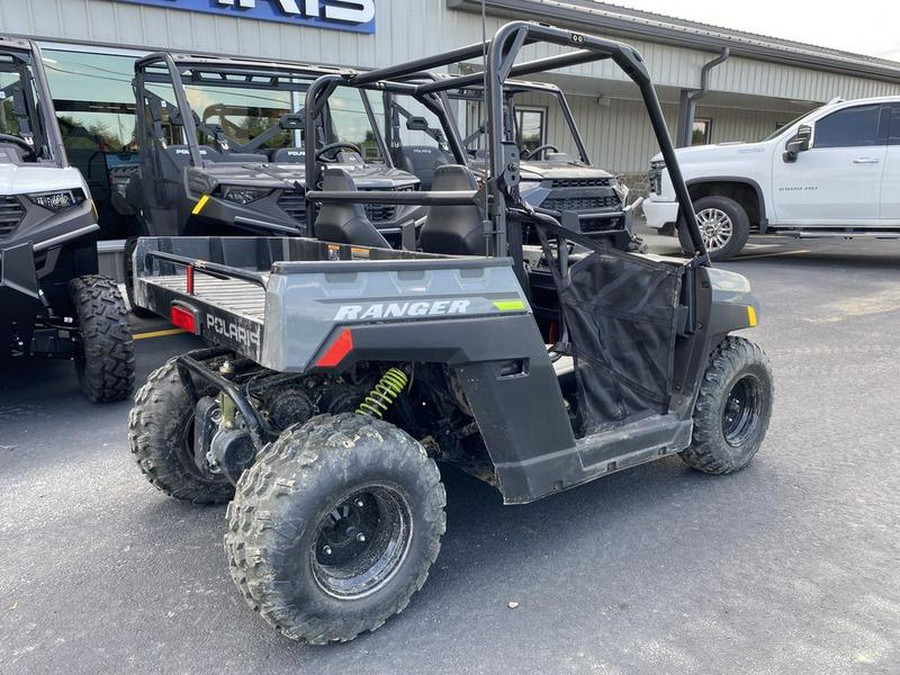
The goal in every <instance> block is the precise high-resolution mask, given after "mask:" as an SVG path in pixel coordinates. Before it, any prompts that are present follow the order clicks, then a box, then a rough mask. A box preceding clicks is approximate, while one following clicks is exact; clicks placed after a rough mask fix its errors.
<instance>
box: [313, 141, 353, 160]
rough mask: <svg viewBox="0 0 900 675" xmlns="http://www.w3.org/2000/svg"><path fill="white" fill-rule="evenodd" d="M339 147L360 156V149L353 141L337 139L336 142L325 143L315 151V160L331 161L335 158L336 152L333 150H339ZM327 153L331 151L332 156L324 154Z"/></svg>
mask: <svg viewBox="0 0 900 675" xmlns="http://www.w3.org/2000/svg"><path fill="white" fill-rule="evenodd" d="M341 148H344V149H346V150H352V151H353V152H355V153H356V154H357V155H359V156H360V157H362V150H360V149H359V146H358V145H354V144H353V143H345V142H344V141H338V142H337V143H329V144H328V145H326V146H325V147H323V148H322V149H320V150H319V151H318V152H317V153H316V160H317V161H320V162H321V161H325V162H332V161H334V160H336V159H337V153H335V152H334V151H335V150H340V149H341ZM329 153H331V154H332V155H333V156H331V157H329V156H326V155H328V154H329Z"/></svg>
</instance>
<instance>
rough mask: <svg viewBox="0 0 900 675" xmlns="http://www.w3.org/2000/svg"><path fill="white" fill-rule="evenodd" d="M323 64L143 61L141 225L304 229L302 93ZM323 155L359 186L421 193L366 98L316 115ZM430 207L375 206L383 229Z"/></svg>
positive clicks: (138, 68)
mask: <svg viewBox="0 0 900 675" xmlns="http://www.w3.org/2000/svg"><path fill="white" fill-rule="evenodd" d="M339 72H342V71H339V70H337V69H333V68H331V69H330V68H325V67H317V66H293V65H287V64H274V63H263V62H255V61H239V60H234V59H227V58H215V57H200V56H191V55H180V54H170V53H159V54H151V55H150V56H147V57H145V58H143V59H140V60H138V61H137V62H136V64H135V81H134V86H135V95H136V99H137V124H138V129H139V131H138V133H139V135H140V138H141V141H142V142H141V157H140V164H141V167H140V174H139V176H137V177H136V178H134V179H133V181H132V183H133V184H132V185H131V186H130V191H129V194H130V195H131V199H132V201H133V203H134V204H135V206H136V207H137V208H138V209H139V210H140V214H141V218H142V234H150V235H159V236H175V235H216V236H228V235H232V234H234V235H240V234H244V235H247V234H265V235H288V236H290V235H297V234H299V233H300V224H302V223H303V222H304V220H305V214H306V200H305V196H304V191H305V185H306V182H305V181H306V178H305V168H306V165H305V150H304V142H305V141H304V139H305V129H306V128H307V127H306V126H305V122H306V119H305V116H304V114H303V110H302V105H303V96H304V94H305V92H306V89H307V88H308V87H309V85H310V83H311V82H312V81H313V80H314V79H316V78H317V77H319V76H320V75H324V74H328V73H339ZM310 128H314V131H313V138H314V140H315V145H314V146H313V147H314V148H315V152H314V154H315V157H316V159H318V160H319V161H320V162H324V163H325V164H326V165H328V166H335V167H340V168H341V169H343V170H345V171H347V172H348V173H349V174H350V175H351V176H352V178H353V180H354V182H355V183H356V185H357V186H358V187H359V188H360V189H379V190H399V191H406V190H415V189H417V187H418V184H419V181H418V180H417V179H416V177H415V176H413V175H411V174H408V173H406V172H404V171H400V170H398V169H395V168H394V167H393V165H392V164H391V161H390V156H389V154H388V153H387V152H386V149H385V147H384V143H383V140H382V139H381V135H380V134H378V133H377V132H376V131H375V126H374V116H373V113H372V110H371V107H370V104H369V100H368V98H367V97H366V96H364V95H362V94H361V92H359V91H357V90H354V89H342V90H341V91H339V92H337V93H336V95H335V97H334V98H333V99H332V101H331V105H330V107H329V108H327V109H325V110H323V111H322V113H321V115H320V116H319V117H318V118H316V119H315V120H313V127H310ZM416 212H421V209H420V208H418V207H416V206H414V205H413V206H377V205H370V206H367V215H368V217H369V218H370V219H371V220H372V221H373V223H375V225H376V227H378V228H379V229H380V230H387V231H392V230H398V231H399V227H400V226H401V225H402V224H403V223H404V222H406V221H409V220H411V219H412V218H414V217H415V215H416Z"/></svg>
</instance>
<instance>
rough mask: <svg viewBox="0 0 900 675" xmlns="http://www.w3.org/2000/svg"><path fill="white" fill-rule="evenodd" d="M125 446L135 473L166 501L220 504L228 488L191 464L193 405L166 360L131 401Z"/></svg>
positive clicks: (230, 491) (231, 489)
mask: <svg viewBox="0 0 900 675" xmlns="http://www.w3.org/2000/svg"><path fill="white" fill-rule="evenodd" d="M128 442H129V444H130V445H131V452H132V453H134V456H135V459H137V463H138V466H140V467H141V471H143V472H144V475H145V476H146V477H147V480H149V481H150V482H151V483H152V484H153V485H154V486H155V487H156V488H158V489H159V490H161V491H162V492H165V493H166V494H167V495H169V496H170V497H175V498H176V499H182V500H184V501H186V502H191V503H194V504H224V503H225V502H227V501H228V500H230V499H231V497H232V496H233V495H234V486H233V485H232V484H231V483H230V482H229V481H228V479H227V478H225V477H224V476H222V475H219V474H214V473H212V472H209V471H201V469H200V468H199V467H198V466H197V463H196V462H195V461H194V404H193V402H192V401H191V397H190V396H189V395H188V393H187V392H186V391H185V389H184V387H183V386H182V384H181V378H180V377H179V375H178V368H177V367H176V365H175V360H174V359H172V360H170V361H169V362H168V363H166V364H165V365H164V366H162V367H160V368H157V369H156V370H154V371H153V372H152V373H151V374H150V377H148V378H147V383H146V384H145V385H144V386H143V387H141V388H140V389H139V390H138V393H137V394H136V395H135V397H134V407H133V408H132V409H131V414H130V415H129V416H128Z"/></svg>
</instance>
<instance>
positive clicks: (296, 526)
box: [224, 413, 446, 644]
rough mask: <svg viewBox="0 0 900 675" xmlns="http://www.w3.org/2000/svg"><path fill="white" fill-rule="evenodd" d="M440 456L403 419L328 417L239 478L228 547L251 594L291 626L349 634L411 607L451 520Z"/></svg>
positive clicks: (292, 431)
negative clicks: (428, 449) (397, 421)
mask: <svg viewBox="0 0 900 675" xmlns="http://www.w3.org/2000/svg"><path fill="white" fill-rule="evenodd" d="M445 503H446V495H445V492H444V487H443V485H442V483H441V478H440V474H439V472H438V469H437V465H436V464H435V463H434V461H433V460H432V459H430V458H429V457H428V456H427V454H426V453H425V450H424V448H423V447H422V445H421V444H420V443H418V442H417V441H416V440H414V439H413V438H411V437H410V436H409V435H408V434H406V433H405V432H403V431H402V430H400V429H398V428H397V427H395V426H393V425H391V424H389V423H387V422H384V421H381V420H376V419H372V418H370V417H365V416H362V415H357V414H354V413H342V414H339V415H320V416H318V417H314V418H313V419H311V420H309V421H308V422H306V423H305V424H303V425H302V426H300V425H295V426H293V427H289V428H288V429H286V430H285V431H284V432H283V433H282V434H281V436H280V438H279V439H278V440H277V441H275V442H274V443H272V444H270V445H269V446H267V447H266V448H264V449H263V451H262V452H261V453H260V455H259V457H258V458H257V461H256V464H254V465H253V467H252V468H250V469H249V470H247V471H245V472H244V474H243V475H242V476H241V478H240V480H239V481H238V488H237V494H236V496H235V499H234V501H233V502H232V503H231V504H230V505H229V507H228V514H227V519H228V530H227V532H226V534H225V542H224V543H225V552H226V555H227V557H228V561H229V567H230V571H231V576H232V578H233V579H234V581H235V583H236V584H237V586H238V588H239V589H240V591H241V593H242V595H243V596H244V599H245V600H246V601H247V603H248V604H249V605H250V606H251V607H252V608H253V609H254V611H256V612H257V613H259V615H260V616H261V617H262V618H263V619H264V620H265V621H266V622H267V623H269V624H270V625H272V626H273V627H274V628H275V629H277V630H278V631H280V632H281V633H282V634H283V635H285V636H287V637H289V638H292V639H295V640H302V641H304V642H307V643H310V644H325V643H328V642H345V641H348V640H352V639H353V638H354V637H356V636H357V635H359V634H360V633H361V632H363V631H366V630H369V631H372V630H375V629H376V628H378V627H379V626H381V625H382V624H383V623H384V622H385V621H386V620H387V619H388V618H389V617H391V616H393V615H394V614H397V613H399V612H401V611H402V610H403V609H404V608H405V607H406V605H407V604H408V603H409V601H410V598H411V597H412V596H413V595H414V594H415V593H416V591H418V590H419V589H420V588H421V587H422V585H423V584H424V583H425V579H426V578H427V577H428V571H429V568H430V567H431V565H432V563H433V562H434V560H435V558H436V557H437V555H438V551H439V550H440V540H441V535H443V533H444V530H445V527H446V526H445V515H444V505H445Z"/></svg>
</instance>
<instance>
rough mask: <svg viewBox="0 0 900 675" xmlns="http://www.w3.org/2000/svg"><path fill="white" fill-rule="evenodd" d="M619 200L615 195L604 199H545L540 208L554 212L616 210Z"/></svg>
mask: <svg viewBox="0 0 900 675" xmlns="http://www.w3.org/2000/svg"><path fill="white" fill-rule="evenodd" d="M618 206H619V198H618V197H616V196H615V195H607V196H605V197H599V196H598V197H576V198H573V199H545V200H544V202H543V203H542V204H541V207H542V208H545V209H552V210H554V211H593V210H594V209H612V208H618Z"/></svg>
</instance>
